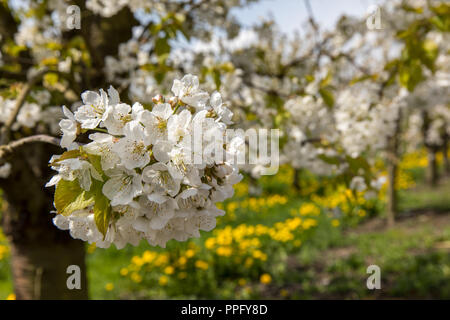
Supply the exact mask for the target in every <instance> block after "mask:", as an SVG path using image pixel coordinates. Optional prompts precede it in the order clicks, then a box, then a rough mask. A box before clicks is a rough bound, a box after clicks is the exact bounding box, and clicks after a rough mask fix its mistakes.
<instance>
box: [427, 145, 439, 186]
mask: <svg viewBox="0 0 450 320" xmlns="http://www.w3.org/2000/svg"><path fill="white" fill-rule="evenodd" d="M427 154H428V155H427V156H428V167H427V182H428V185H429V186H430V187H435V186H436V185H437V184H438V178H439V177H438V165H437V159H436V155H437V149H436V148H434V147H427Z"/></svg>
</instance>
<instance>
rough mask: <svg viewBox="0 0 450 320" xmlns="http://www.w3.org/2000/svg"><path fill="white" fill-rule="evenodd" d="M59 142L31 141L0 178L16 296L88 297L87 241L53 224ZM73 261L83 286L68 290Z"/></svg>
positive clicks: (5, 228)
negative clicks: (53, 164) (51, 184)
mask: <svg viewBox="0 0 450 320" xmlns="http://www.w3.org/2000/svg"><path fill="white" fill-rule="evenodd" d="M57 152H60V151H59V150H58V148H57V147H53V146H47V145H45V146H43V145H39V144H36V145H27V146H24V147H23V148H20V149H19V150H18V151H17V152H16V153H15V154H14V156H13V157H12V158H10V159H9V161H10V163H11V164H12V165H13V166H12V172H11V175H10V176H9V178H8V179H6V180H5V179H1V182H0V187H1V188H2V190H3V210H2V211H3V212H2V225H3V230H4V233H5V235H6V237H7V238H8V240H9V243H10V245H11V268H12V275H13V281H14V290H15V294H16V297H17V299H87V298H88V295H87V292H88V291H87V281H86V269H85V248H84V243H83V242H81V241H79V240H74V239H72V238H71V237H70V235H69V234H68V232H66V231H61V230H59V229H57V228H56V227H55V226H54V225H53V223H52V218H53V216H54V214H53V213H51V211H53V210H54V208H53V205H52V203H53V200H52V199H53V191H54V190H53V189H51V188H45V187H44V185H45V183H46V181H48V179H49V178H50V176H51V174H52V173H51V172H50V169H49V167H48V159H49V155H50V154H52V153H57ZM69 265H78V266H79V267H80V268H81V289H80V290H77V289H74V290H69V289H68V288H67V285H66V282H67V278H68V277H69V276H70V274H67V273H66V271H67V267H68V266H69Z"/></svg>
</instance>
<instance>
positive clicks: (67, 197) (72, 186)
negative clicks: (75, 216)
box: [55, 179, 94, 216]
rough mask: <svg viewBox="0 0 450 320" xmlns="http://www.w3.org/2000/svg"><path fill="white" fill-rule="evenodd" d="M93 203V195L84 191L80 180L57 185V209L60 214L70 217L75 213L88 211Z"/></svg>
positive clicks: (63, 181)
mask: <svg viewBox="0 0 450 320" xmlns="http://www.w3.org/2000/svg"><path fill="white" fill-rule="evenodd" d="M93 203H94V196H93V194H92V193H90V192H88V191H86V190H84V189H82V188H81V187H80V184H79V182H78V179H75V180H74V181H66V180H61V181H60V182H58V184H57V185H56V190H55V208H56V210H57V212H58V214H62V215H63V216H68V215H70V214H71V213H72V212H74V211H77V210H83V209H86V208H87V207H89V206H90V205H92V204H93Z"/></svg>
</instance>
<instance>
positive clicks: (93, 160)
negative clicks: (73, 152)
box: [86, 153, 105, 177]
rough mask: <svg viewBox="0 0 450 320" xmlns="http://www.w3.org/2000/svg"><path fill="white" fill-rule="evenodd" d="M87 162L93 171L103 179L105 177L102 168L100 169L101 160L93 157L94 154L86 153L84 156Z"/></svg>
mask: <svg viewBox="0 0 450 320" xmlns="http://www.w3.org/2000/svg"><path fill="white" fill-rule="evenodd" d="M86 156H87V158H88V161H89V163H90V164H92V166H93V167H94V169H95V170H96V171H97V172H98V173H99V174H100V175H101V176H103V177H105V174H104V172H103V168H102V158H101V157H100V156H99V155H95V154H90V153H87V154H86Z"/></svg>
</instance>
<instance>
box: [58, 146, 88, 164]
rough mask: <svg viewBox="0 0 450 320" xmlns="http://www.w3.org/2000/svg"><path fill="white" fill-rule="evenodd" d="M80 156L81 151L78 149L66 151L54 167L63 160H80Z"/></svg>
mask: <svg viewBox="0 0 450 320" xmlns="http://www.w3.org/2000/svg"><path fill="white" fill-rule="evenodd" d="M80 155H81V153H80V150H78V149H75V150H70V151H66V152H64V153H63V154H62V155H61V156H60V157H59V158H58V159H56V160H55V161H53V162H52V165H53V164H56V163H58V162H61V161H63V160H67V159H75V158H78V157H79V156H80Z"/></svg>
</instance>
